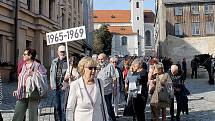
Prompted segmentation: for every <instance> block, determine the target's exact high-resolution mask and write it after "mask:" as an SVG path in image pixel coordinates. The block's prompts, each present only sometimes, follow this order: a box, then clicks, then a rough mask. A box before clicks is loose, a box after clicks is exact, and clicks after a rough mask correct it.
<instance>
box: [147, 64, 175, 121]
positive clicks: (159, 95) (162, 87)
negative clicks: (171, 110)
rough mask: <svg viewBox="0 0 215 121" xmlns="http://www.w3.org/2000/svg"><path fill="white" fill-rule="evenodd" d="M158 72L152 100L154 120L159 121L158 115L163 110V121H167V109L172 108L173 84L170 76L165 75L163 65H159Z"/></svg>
mask: <svg viewBox="0 0 215 121" xmlns="http://www.w3.org/2000/svg"><path fill="white" fill-rule="evenodd" d="M157 71H158V74H157V76H156V87H155V91H154V93H153V95H152V98H151V109H152V116H153V119H152V120H153V121H158V117H159V116H158V114H159V112H160V109H161V111H162V121H166V108H167V107H170V105H171V97H173V89H172V82H171V79H170V77H169V75H168V74H167V73H166V74H165V73H164V67H163V64H162V63H158V64H157Z"/></svg>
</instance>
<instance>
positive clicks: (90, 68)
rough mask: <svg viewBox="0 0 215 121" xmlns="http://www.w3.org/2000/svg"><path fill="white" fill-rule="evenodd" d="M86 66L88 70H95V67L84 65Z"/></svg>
mask: <svg viewBox="0 0 215 121" xmlns="http://www.w3.org/2000/svg"><path fill="white" fill-rule="evenodd" d="M85 68H88V69H89V70H97V67H85Z"/></svg>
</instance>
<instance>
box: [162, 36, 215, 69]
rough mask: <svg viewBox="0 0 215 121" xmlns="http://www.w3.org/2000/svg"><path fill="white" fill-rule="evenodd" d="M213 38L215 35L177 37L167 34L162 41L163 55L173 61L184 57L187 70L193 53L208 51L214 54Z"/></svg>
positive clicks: (214, 43) (205, 52) (214, 42)
mask: <svg viewBox="0 0 215 121" xmlns="http://www.w3.org/2000/svg"><path fill="white" fill-rule="evenodd" d="M214 40H215V36H207V37H187V38H178V37H175V36H171V35H168V36H167V38H166V40H165V42H164V43H163V45H164V48H165V51H164V56H166V57H170V58H172V59H173V61H174V63H177V61H182V59H183V58H186V59H187V67H188V72H189V70H191V67H190V62H191V59H192V58H193V57H194V55H197V54H208V53H209V54H213V55H215V47H214V45H215V41H214Z"/></svg>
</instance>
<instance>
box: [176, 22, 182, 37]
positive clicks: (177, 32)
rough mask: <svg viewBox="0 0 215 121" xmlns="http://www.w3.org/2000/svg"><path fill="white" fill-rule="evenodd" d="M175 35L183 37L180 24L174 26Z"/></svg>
mask: <svg viewBox="0 0 215 121" xmlns="http://www.w3.org/2000/svg"><path fill="white" fill-rule="evenodd" d="M175 35H176V36H177V35H183V29H182V24H181V23H176V24H175Z"/></svg>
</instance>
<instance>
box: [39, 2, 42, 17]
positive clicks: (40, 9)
mask: <svg viewBox="0 0 215 121" xmlns="http://www.w3.org/2000/svg"><path fill="white" fill-rule="evenodd" d="M39 14H42V0H39Z"/></svg>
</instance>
